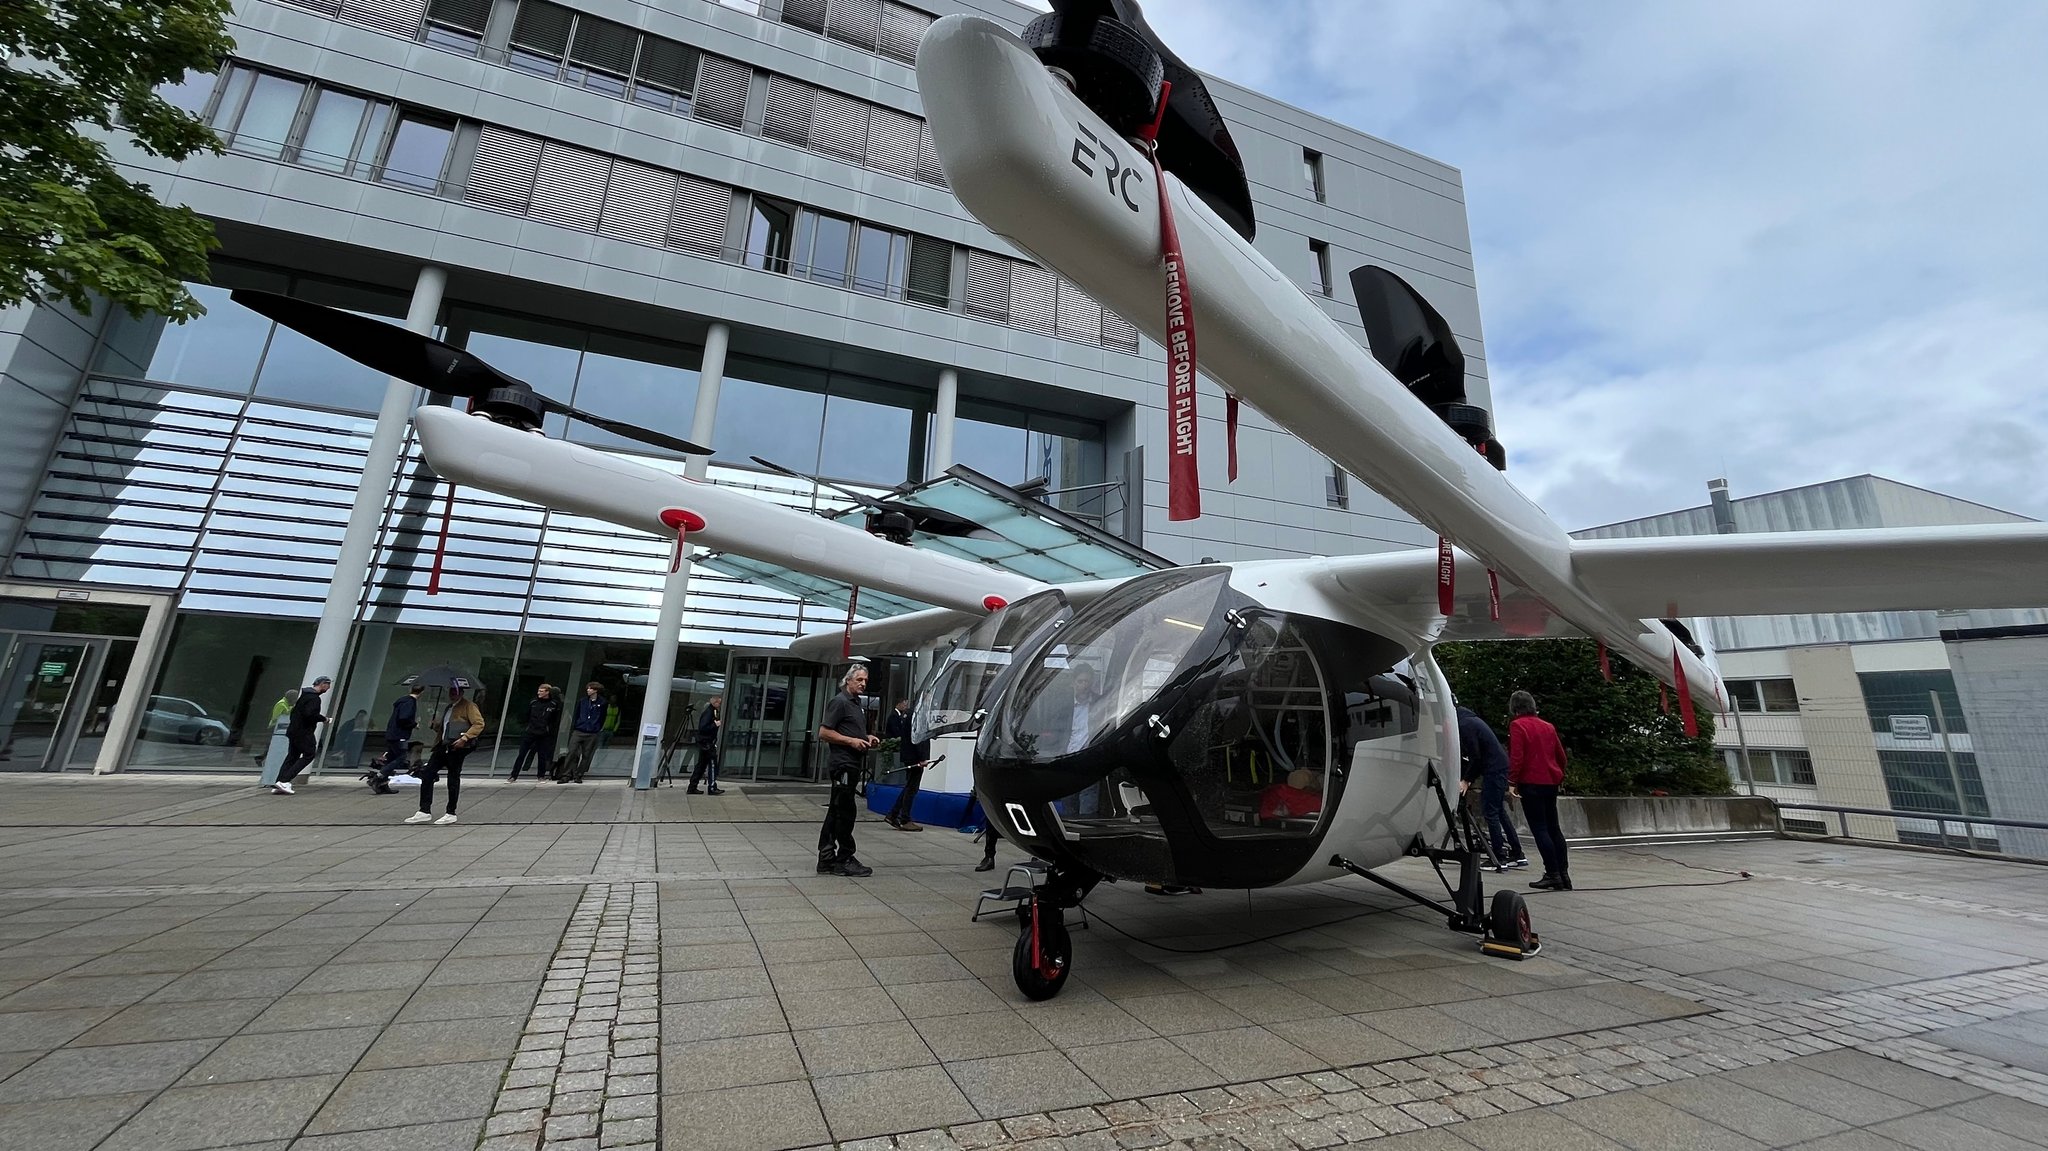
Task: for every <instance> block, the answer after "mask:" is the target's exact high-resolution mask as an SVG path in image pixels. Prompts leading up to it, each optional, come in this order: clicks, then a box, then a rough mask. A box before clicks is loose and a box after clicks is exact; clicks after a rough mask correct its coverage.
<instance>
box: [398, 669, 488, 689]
mask: <svg viewBox="0 0 2048 1151" xmlns="http://www.w3.org/2000/svg"><path fill="white" fill-rule="evenodd" d="M398 682H399V683H400V684H402V685H404V686H406V687H438V688H446V689H451V690H452V689H456V688H460V689H461V690H463V691H468V690H470V689H471V688H473V687H475V686H476V685H477V684H476V680H474V679H472V678H470V675H469V673H468V672H466V671H463V670H462V669H461V668H458V667H456V666H455V665H454V664H447V663H440V664H435V665H434V666H433V667H430V668H424V669H422V670H420V671H416V672H414V673H412V674H411V675H409V676H406V677H405V678H404V679H401V680H399V681H398Z"/></svg>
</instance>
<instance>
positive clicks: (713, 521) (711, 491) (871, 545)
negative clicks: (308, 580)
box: [413, 408, 1045, 614]
mask: <svg viewBox="0 0 2048 1151" xmlns="http://www.w3.org/2000/svg"><path fill="white" fill-rule="evenodd" d="M413 426H414V427H416V428H418V429H419V433H420V445H421V446H422V447H423V448H425V449H426V453H427V462H428V463H430V464H432V465H433V466H434V470H435V471H436V472H438V473H440V474H441V475H442V476H444V477H446V478H447V479H449V480H451V481H453V482H455V483H460V484H467V485H470V486H472V487H479V488H482V489H484V490H485V491H492V492H497V493H498V494H500V495H506V496H511V497H513V498H514V499H522V500H531V501H533V502H534V503H537V504H544V505H546V506H548V507H551V508H559V509H562V510H563V511H569V512H575V513H576V514H578V515H586V516H590V517H592V518H593V519H601V520H606V521H609V522H611V523H615V524H618V525H619V526H621V527H627V528H633V529H635V530H638V531H644V532H650V533H653V534H655V535H667V536H673V535H674V534H675V532H674V529H672V528H669V527H668V526H666V525H664V524H663V523H662V519H661V515H662V512H663V511H666V510H668V509H671V508H675V509H683V510H687V511H691V512H695V513H696V514H697V515H699V516H702V517H703V519H704V527H703V528H702V529H701V530H698V531H693V532H691V533H690V537H689V538H690V542H691V543H692V544H696V545H701V546H704V547H708V548H715V549H717V550H720V551H729V552H736V553H738V554H740V555H744V556H751V557H753V558H755V559H759V560H765V561H768V562H770V563H779V564H783V565H786V566H788V567H792V568H797V569H800V570H802V571H807V572H813V573H815V574H817V575H821V576H824V577H826V578H828V579H836V580H841V581H843V582H846V583H849V584H858V585H860V586H862V587H872V588H881V589H883V590H885V591H889V592H893V593H895V594H897V595H902V596H908V597H909V598H911V599H915V600H921V601H923V602H925V603H931V604H938V605H940V606H941V607H946V608H952V609H954V610H956V611H961V612H971V613H975V614H983V613H986V612H987V611H988V610H989V605H990V603H991V602H993V601H995V600H1000V601H1009V600H1016V599H1022V598H1023V597H1025V596H1027V595H1030V594H1031V593H1032V592H1034V591H1038V590H1040V589H1042V588H1043V587H1044V586H1045V585H1044V584H1041V583H1039V582H1038V581H1036V580H1032V579H1027V578H1025V577H1024V576H1020V575H1015V574H1012V573H1010V572H1006V571H1003V570H1002V569H1000V568H993V567H988V566H986V565H983V564H978V563H974V562H972V561H970V560H964V559H957V558H955V557H952V556H945V555H939V554H937V553H934V552H928V551H919V550H918V549H916V548H908V547H904V546H902V545H900V544H893V543H890V542H888V541H887V540H884V539H881V538H879V537H876V536H871V535H869V534H868V533H866V532H864V531H861V530H860V529H859V528H856V527H851V526H848V525H846V524H842V523H835V522H833V521H831V520H827V519H825V518H823V517H821V516H814V515H811V514H809V513H807V512H801V511H798V510H796V509H794V508H786V507H783V506H781V505H779V504H772V503H769V502H768V501H766V500H760V499H755V498H754V497H752V496H750V495H747V494H745V493H744V492H736V491H732V490H730V489H727V488H721V487H718V486H717V485H715V484H706V483H698V482H697V481H695V480H690V479H685V478H683V477H682V476H678V475H674V474H672V473H669V472H665V471H662V470H660V469H659V468H652V467H648V466H646V465H645V464H636V463H633V462H632V461H630V460H623V459H620V458H618V457H617V456H612V455H607V454H606V453H604V452H600V451H597V450H595V449H593V448H586V447H582V446H580V445H577V444H571V443H566V442H564V441H561V440H551V439H548V438H547V437H545V436H541V435H536V434H534V433H532V432H522V431H518V430H516V429H513V428H508V427H505V426H503V425H500V424H494V423H492V422H490V421H489V420H484V419H479V418H477V417H475V416H470V415H467V414H465V413H462V412H458V411H455V410H454V409H452V408H421V409H420V410H419V411H417V412H415V413H414V414H413ZM992 597H993V598H992Z"/></svg>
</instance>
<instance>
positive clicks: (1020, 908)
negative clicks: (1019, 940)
mask: <svg viewBox="0 0 2048 1151" xmlns="http://www.w3.org/2000/svg"><path fill="white" fill-rule="evenodd" d="M1017 927H1018V929H1019V930H1021V931H1029V930H1031V905H1030V904H1029V903H1020V904H1018V905H1017Z"/></svg>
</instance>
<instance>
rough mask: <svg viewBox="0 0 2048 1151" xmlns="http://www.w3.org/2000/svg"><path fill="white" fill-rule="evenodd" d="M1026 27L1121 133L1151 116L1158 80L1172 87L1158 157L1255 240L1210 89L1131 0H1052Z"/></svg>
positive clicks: (1246, 197)
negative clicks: (1047, 7) (1154, 30)
mask: <svg viewBox="0 0 2048 1151" xmlns="http://www.w3.org/2000/svg"><path fill="white" fill-rule="evenodd" d="M1052 9H1053V10H1052V11H1051V12H1050V13H1047V14H1046V15H1044V16H1040V17H1039V18H1038V19H1036V20H1033V21H1032V22H1031V23H1030V24H1028V25H1026V26H1025V28H1024V34H1023V39H1024V42H1025V43H1026V44H1028V45H1030V46H1031V48H1032V49H1033V50H1034V51H1035V52H1037V53H1038V58H1039V59H1040V60H1042V61H1044V62H1045V64H1046V65H1047V66H1048V67H1052V68H1058V69H1060V70H1061V71H1063V72H1066V73H1067V74H1068V75H1070V76H1072V77H1073V78H1074V91H1075V95H1077V96H1079V97H1080V98H1081V102H1082V103H1084V104H1086V105H1088V108H1089V110H1090V111H1093V112H1094V113H1095V114H1096V115H1098V116H1100V117H1102V119H1103V121H1104V122H1106V123H1107V124H1108V125H1109V126H1110V127H1111V128H1113V129H1115V130H1116V132H1117V134H1118V135H1122V136H1134V135H1136V134H1137V133H1138V130H1139V129H1141V128H1143V127H1145V126H1146V125H1148V124H1150V123H1151V122H1152V118H1153V115H1154V114H1155V112H1156V111H1157V109H1158V107H1159V88H1160V82H1161V81H1162V80H1164V81H1166V82H1167V83H1170V84H1172V85H1173V89H1172V91H1171V93H1169V94H1168V96H1167V98H1166V116H1165V118H1164V119H1163V120H1162V121H1161V123H1160V125H1159V162H1160V164H1161V165H1162V166H1164V167H1165V168H1166V170H1167V171H1169V172H1172V173H1173V174H1174V175H1176V176H1178V177H1180V179H1181V182H1182V183H1184V184H1186V185H1187V186H1188V190H1189V191H1192V192H1194V193H1195V194H1196V195H1198V196H1200V197H1201V198H1202V202H1203V203H1205V204H1207V205H1209V208H1210V210H1211V211H1213V212H1215V213H1216V214H1217V216H1219V217H1221V218H1222V220H1223V222H1224V223H1226V224H1229V225H1230V226H1231V228H1232V229H1233V230H1235V231H1236V232H1237V234H1238V235H1240V236H1243V237H1244V238H1245V239H1247V240H1250V239H1251V238H1252V233H1253V228H1254V222H1253V219H1252V191H1251V184H1250V183H1249V182H1248V181H1247V180H1246V179H1245V174H1244V159H1243V157H1241V156H1240V155H1238V151H1237V143H1236V141H1234V140H1232V139H1231V138H1230V128H1229V126H1228V125H1226V124H1225V123H1224V122H1223V116H1222V114H1221V113H1220V112H1218V111H1217V110H1216V102H1215V101H1214V100H1212V99H1210V97H1209V87H1208V85H1206V84H1204V83H1203V82H1202V78H1201V77H1200V76H1199V75H1196V73H1195V70H1194V69H1192V68H1190V67H1188V66H1187V65H1186V64H1185V63H1183V62H1182V61H1181V59H1180V57H1178V56H1176V55H1174V54H1173V51H1172V49H1170V48H1168V47H1167V46H1166V44H1165V42H1163V41H1162V40H1160V39H1159V37H1158V35H1156V34H1155V33H1154V32H1153V31H1152V29H1151V27H1150V26H1149V25H1147V24H1146V23H1145V14H1144V12H1143V11H1142V10H1140V9H1139V7H1138V5H1137V3H1136V0H1052Z"/></svg>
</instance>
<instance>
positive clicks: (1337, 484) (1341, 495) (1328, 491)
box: [1323, 464, 1351, 511]
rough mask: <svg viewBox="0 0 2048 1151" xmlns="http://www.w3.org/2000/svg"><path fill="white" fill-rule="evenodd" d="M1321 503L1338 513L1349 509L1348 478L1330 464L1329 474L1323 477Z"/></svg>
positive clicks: (1349, 481) (1349, 492) (1338, 468)
mask: <svg viewBox="0 0 2048 1151" xmlns="http://www.w3.org/2000/svg"><path fill="white" fill-rule="evenodd" d="M1323 503H1324V504H1325V505H1327V506H1329V507H1333V508H1336V509H1337V510H1339V511H1346V510H1349V509H1350V507H1351V480H1350V477H1348V476H1346V475H1345V474H1344V469H1343V468H1340V467H1338V466H1337V465H1336V464H1331V465H1330V472H1329V474H1328V475H1326V476H1324V477H1323Z"/></svg>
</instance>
